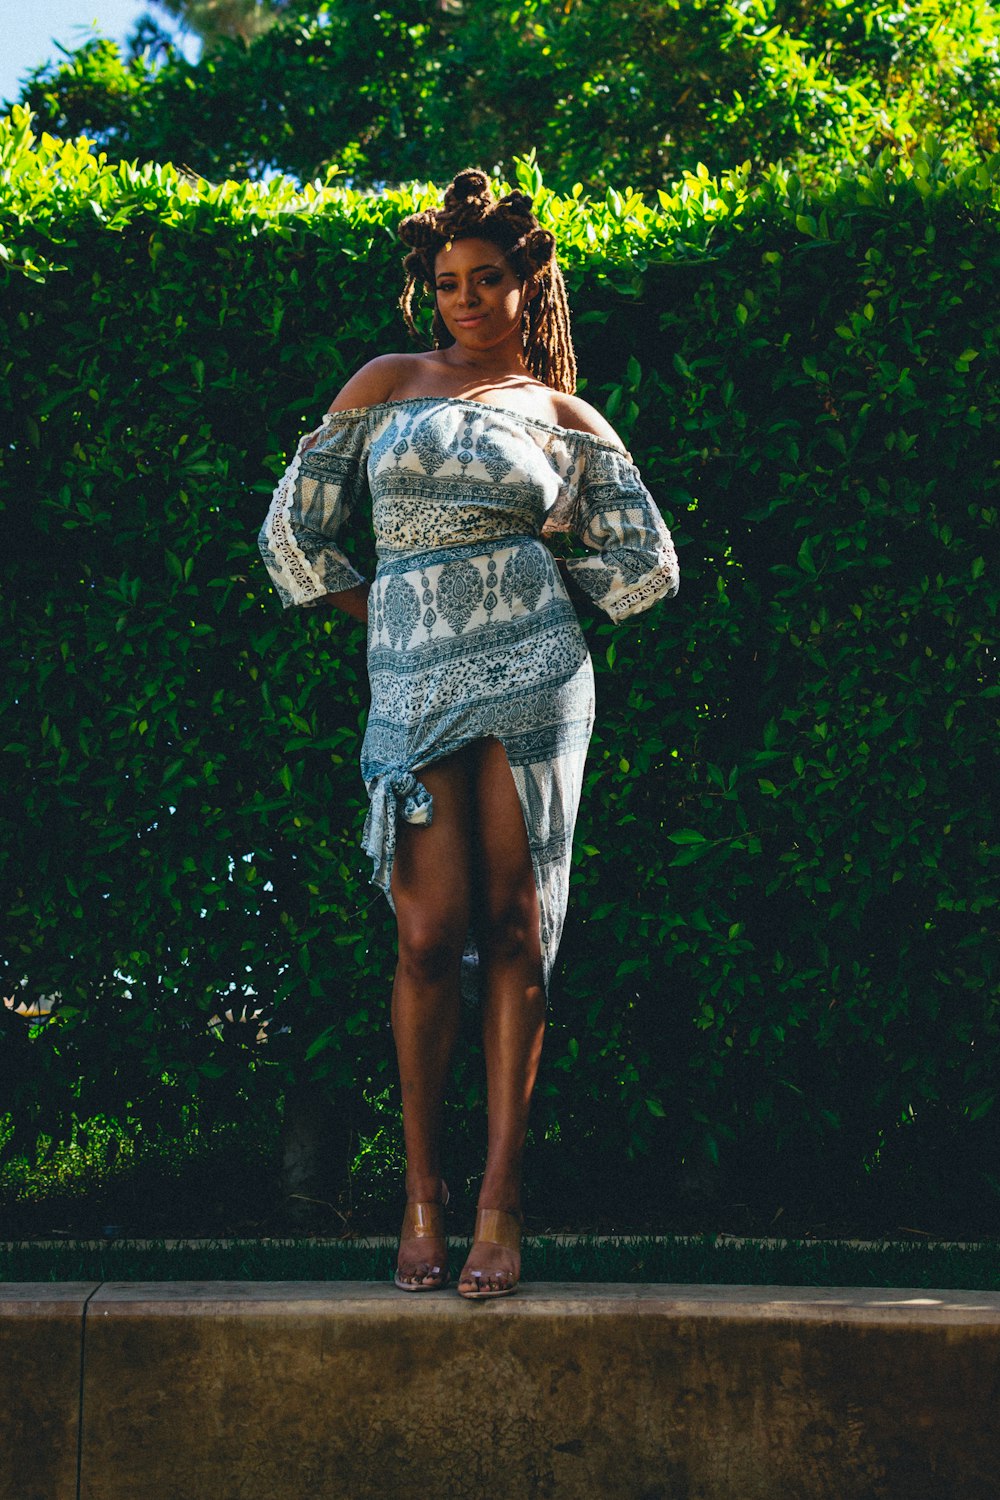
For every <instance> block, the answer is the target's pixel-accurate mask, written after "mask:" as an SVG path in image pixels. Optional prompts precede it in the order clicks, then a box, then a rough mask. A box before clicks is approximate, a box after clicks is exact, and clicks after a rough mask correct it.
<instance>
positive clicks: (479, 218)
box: [399, 169, 576, 392]
mask: <svg viewBox="0 0 1000 1500" xmlns="http://www.w3.org/2000/svg"><path fill="white" fill-rule="evenodd" d="M399 237H400V239H401V240H402V241H403V244H404V245H408V246H409V254H408V255H407V256H406V258H405V260H404V261H403V269H404V271H405V272H406V285H405V286H404V288H403V295H402V296H401V297H400V299H399V305H400V307H401V308H402V309H403V317H404V318H405V320H406V326H407V328H408V329H409V330H410V332H411V333H412V334H415V333H416V331H417V329H416V325H415V323H414V321H413V299H414V294H415V291H416V288H417V284H418V282H421V283H423V285H424V286H425V287H427V288H432V287H433V286H434V261H435V259H436V257H437V255H438V253H439V251H441V250H443V249H444V247H445V246H446V245H447V244H449V243H450V242H451V241H452V240H460V239H470V238H474V239H480V240H489V242H490V244H491V245H496V246H498V247H499V249H501V250H502V251H503V253H504V256H505V257H506V260H507V263H508V264H509V266H510V268H511V270H512V271H513V272H514V274H515V276H518V277H520V279H521V280H522V281H527V280H529V278H531V277H534V278H535V279H536V281H537V283H538V290H537V292H536V293H535V295H534V296H533V297H532V299H531V301H530V302H529V303H528V305H527V307H526V308H525V312H524V326H523V338H524V358H525V363H526V364H527V366H528V369H529V370H530V371H531V374H532V375H533V376H534V377H535V379H536V380H541V381H543V382H544V384H545V385H550V386H552V387H553V389H554V390H557V391H569V392H573V391H575V390H576V355H575V354H574V352H573V340H572V338H571V336H570V328H569V303H568V301H567V298H566V286H565V283H564V282H563V279H562V273H561V272H560V270H559V267H558V265H557V264H556V242H555V238H554V236H553V235H552V234H550V232H549V231H548V230H547V229H542V227H541V226H540V224H539V222H538V220H537V219H536V218H535V215H534V211H533V204H532V200H531V199H530V198H529V197H528V195H527V193H521V192H513V193H507V194H506V196H505V197H503V198H496V197H495V196H494V194H493V190H492V188H491V187H490V182H489V178H488V177H487V176H486V173H485V172H479V171H476V170H474V169H470V170H469V171H466V172H459V174H458V176H457V177H456V178H455V180H454V182H453V183H452V184H451V186H450V187H449V188H448V189H447V191H446V193H445V195H444V206H443V207H442V208H428V209H425V210H424V211H423V212H422V213H419V214H411V215H410V217H409V218H408V219H404V220H403V222H402V224H400V226H399ZM433 333H434V347H435V349H442V348H444V347H446V346H447V345H448V344H450V343H452V342H453V340H452V338H451V335H450V334H449V333H448V331H447V329H446V328H445V326H444V323H443V322H442V320H441V316H440V314H439V313H438V311H437V309H436V308H435V311H434V324H433Z"/></svg>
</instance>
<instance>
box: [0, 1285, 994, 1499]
mask: <svg viewBox="0 0 1000 1500" xmlns="http://www.w3.org/2000/svg"><path fill="white" fill-rule="evenodd" d="M7 1290H8V1292H9V1293H10V1296H9V1297H8V1299H7V1300H5V1301H4V1300H0V1310H4V1311H6V1309H8V1308H10V1307H15V1306H21V1305H23V1304H25V1303H30V1302H31V1297H30V1295H28V1294H27V1293H24V1292H23V1290H22V1289H13V1290H12V1289H9V1288H8V1289H7ZM62 1290H65V1289H55V1288H49V1291H50V1293H51V1292H57V1291H62ZM91 1291H92V1293H93V1294H92V1295H90V1296H89V1300H87V1296H86V1295H84V1293H89V1292H91ZM74 1295H75V1296H76V1298H77V1301H76V1317H77V1345H76V1349H77V1356H78V1359H77V1377H79V1373H80V1363H79V1354H80V1349H81V1344H80V1339H81V1338H82V1336H83V1335H82V1329H83V1327H84V1321H85V1347H84V1350H83V1352H84V1358H83V1387H82V1411H83V1425H82V1443H81V1460H82V1462H81V1484H80V1491H79V1494H80V1497H81V1500H146V1497H147V1496H148V1497H151V1500H152V1497H155V1500H202V1497H205V1500H207V1497H209V1496H211V1497H212V1500H251V1497H252V1500H293V1497H294V1500H376V1497H378V1500H394V1497H404V1496H405V1497H407V1500H410V1497H419V1496H427V1497H433V1500H452V1497H454V1500H494V1497H495V1500H529V1497H530V1500H538V1497H548V1496H552V1497H559V1500H563V1497H565V1500H576V1497H581V1500H582V1497H586V1500H595V1497H601V1500H604V1497H616V1496H623V1497H636V1500H896V1497H898V1500H996V1497H997V1495H998V1493H1000V1479H998V1466H1000V1294H995V1293H975V1292H948V1291H941V1292H928V1291H923V1290H921V1291H908V1290H892V1291H885V1290H859V1289H847V1290H845V1289H832V1290H827V1289H817V1288H802V1287H730V1286H689V1287H685V1286H663V1285H655V1286H632V1285H600V1286H592V1285H555V1284H551V1283H549V1284H539V1283H534V1284H531V1285H528V1286H526V1287H525V1288H524V1289H523V1290H522V1291H521V1292H519V1293H518V1295H517V1296H515V1297H511V1298H502V1299H499V1300H498V1301H494V1302H486V1303H478V1304H477V1303H467V1302H463V1301H462V1300H460V1299H459V1298H458V1297H457V1296H456V1295H455V1293H454V1291H450V1292H445V1293H435V1294H428V1295H410V1296H407V1295H404V1294H403V1293H400V1292H398V1291H396V1289H395V1288H393V1287H391V1286H380V1285H373V1284H371V1283H367V1282H365V1283H358V1282H354V1283H350V1282H346V1283H339V1284H333V1283H322V1284H319V1283H296V1282H276V1283H267V1284H254V1283H245V1282H244V1283H240V1282H234V1283H223V1282H215V1283H201V1284H194V1283H175V1284H141V1283H106V1284H104V1285H103V1286H100V1287H99V1288H97V1289H96V1290H94V1289H92V1288H86V1289H80V1288H78V1289H75V1293H74ZM0 1297H2V1290H0ZM19 1299H20V1300H19ZM33 1305H34V1306H35V1307H36V1309H37V1308H38V1307H40V1306H41V1305H42V1303H41V1302H40V1300H39V1299H38V1298H37V1296H36V1298H35V1302H34V1304H33ZM60 1305H62V1304H60ZM72 1305H73V1304H72V1297H71V1296H70V1297H67V1298H66V1301H65V1306H66V1307H69V1306H72ZM83 1306H85V1308H86V1316H85V1320H84V1318H83V1317H82V1316H81V1313H80V1309H81V1308H82V1307H83ZM18 1317H20V1318H21V1320H22V1322H24V1323H25V1326H27V1322H25V1318H24V1314H23V1313H21V1314H17V1313H15V1314H14V1315H13V1321H17V1318H18ZM28 1321H30V1319H28ZM62 1322H63V1323H64V1324H65V1323H66V1317H65V1315H64V1316H63V1319H62ZM54 1326H55V1327H58V1326H60V1319H59V1318H55V1319H50V1320H49V1324H48V1326H47V1325H46V1321H45V1318H44V1316H41V1315H38V1314H37V1313H36V1315H34V1328H35V1335H34V1336H35V1337H36V1338H37V1339H39V1340H41V1341H42V1343H43V1344H46V1343H47V1342H48V1340H49V1336H50V1331H51V1328H52V1327H54ZM5 1334H6V1329H5V1328H3V1327H0V1336H4V1335H5ZM4 1347H6V1345H5V1346H4ZM23 1357H24V1356H23V1351H22V1359H23ZM0 1398H2V1404H0V1413H2V1415H0V1422H3V1424H4V1427H5V1428H6V1432H5V1433H4V1437H5V1438H8V1440H7V1441H3V1443H2V1445H0V1454H2V1455H3V1457H2V1458H0V1463H2V1465H3V1468H4V1470H5V1471H6V1470H7V1469H8V1465H9V1464H10V1462H11V1460H10V1455H11V1452H12V1445H13V1447H14V1448H18V1449H19V1450H24V1445H25V1444H30V1446H29V1447H28V1448H27V1450H26V1451H19V1452H18V1453H15V1455H14V1463H15V1464H16V1465H19V1468H18V1469H17V1472H18V1473H19V1474H21V1475H22V1476H23V1475H25V1474H26V1473H27V1474H30V1481H29V1482H24V1480H23V1478H22V1480H21V1481H20V1482H19V1483H18V1484H17V1486H15V1487H11V1485H10V1483H9V1482H8V1488H7V1489H3V1487H2V1484H0V1494H2V1495H3V1496H4V1497H5V1500H6V1497H7V1496H8V1495H10V1496H11V1500H13V1497H14V1496H15V1495H16V1496H17V1500H29V1497H30V1500H34V1497H35V1496H38V1497H39V1500H42V1497H43V1496H44V1500H62V1497H63V1495H64V1494H72V1493H73V1491H72V1490H69V1491H67V1490H66V1489H65V1488H58V1487H57V1486H56V1484H55V1483H54V1482H53V1483H48V1487H46V1483H47V1482H46V1481H44V1480H39V1479H38V1478H37V1476H36V1475H35V1474H34V1473H32V1472H31V1465H30V1459H31V1458H32V1457H35V1458H36V1459H37V1458H38V1457H39V1444H38V1443H37V1434H34V1433H30V1432H29V1430H28V1429H27V1428H26V1426H25V1425H24V1424H23V1423H22V1424H21V1425H20V1426H18V1427H17V1429H16V1431H15V1430H13V1429H11V1427H10V1426H9V1422H10V1412H11V1409H12V1407H11V1400H12V1392H11V1390H10V1382H9V1376H8V1374H7V1371H6V1368H5V1367H3V1374H2V1375H0ZM60 1433H63V1435H62V1436H60ZM50 1442H51V1445H52V1446H54V1447H57V1446H61V1445H69V1446H71V1447H72V1449H73V1459H74V1461H75V1442H74V1441H73V1437H72V1428H71V1427H70V1428H69V1429H66V1431H65V1432H64V1429H63V1427H60V1428H59V1429H58V1431H57V1430H56V1429H55V1428H53V1429H52V1431H51V1437H50ZM63 1456H64V1457H65V1455H63ZM11 1472H13V1470H12V1471H11ZM60 1472H61V1471H60ZM62 1482H63V1481H62V1480H60V1483H62Z"/></svg>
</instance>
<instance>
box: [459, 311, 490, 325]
mask: <svg viewBox="0 0 1000 1500" xmlns="http://www.w3.org/2000/svg"><path fill="white" fill-rule="evenodd" d="M485 321H486V314H485V313H477V314H476V315H475V317H472V318H456V319H455V322H456V323H457V324H458V326H459V328H474V327H475V325H476V324H477V323H485Z"/></svg>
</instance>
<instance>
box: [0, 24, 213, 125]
mask: <svg viewBox="0 0 1000 1500" xmlns="http://www.w3.org/2000/svg"><path fill="white" fill-rule="evenodd" d="M151 9H152V7H151V6H150V5H149V4H148V3H147V0H0V99H6V100H10V99H16V98H17V95H18V93H19V92H20V90H19V83H20V81H21V80H22V79H23V78H24V76H25V74H26V73H27V72H28V70H29V68H33V67H36V66H37V65H38V64H39V63H43V62H50V61H51V60H52V59H53V58H56V57H59V56H60V52H59V49H58V47H57V46H56V43H57V42H61V43H62V45H63V46H64V47H69V48H72V47H79V46H80V45H81V43H82V42H85V41H86V40H87V37H88V36H90V35H92V34H93V25H94V23H95V22H96V23H97V26H98V29H99V31H100V33H101V35H102V36H109V37H111V38H112V40H113V41H116V42H123V41H124V40H125V38H126V37H127V36H128V34H129V32H130V31H131V30H132V28H133V26H134V25H135V22H136V21H137V20H138V18H139V16H141V15H142V13H143V11H144V10H151ZM156 15H157V19H158V20H159V21H160V24H161V25H165V21H164V18H163V13H162V12H157V13H156ZM196 54H197V44H195V43H193V42H192V43H190V55H192V56H194V55H196Z"/></svg>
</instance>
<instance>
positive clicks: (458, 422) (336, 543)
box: [260, 397, 678, 984]
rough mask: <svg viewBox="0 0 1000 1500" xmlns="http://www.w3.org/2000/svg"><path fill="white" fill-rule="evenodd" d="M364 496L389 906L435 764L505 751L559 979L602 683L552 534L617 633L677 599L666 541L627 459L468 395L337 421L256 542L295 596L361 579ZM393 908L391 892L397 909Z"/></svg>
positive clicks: (302, 453) (306, 458) (373, 826)
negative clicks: (486, 743) (350, 549)
mask: <svg viewBox="0 0 1000 1500" xmlns="http://www.w3.org/2000/svg"><path fill="white" fill-rule="evenodd" d="M369 503H370V507H371V512H370V513H371V524H372V525H373V527H374V531H375V540H376V547H377V554H378V566H377V569H376V574H375V579H374V582H373V584H372V589H371V594H370V597H369V601H368V672H369V677H370V679H371V690H372V700H371V710H370V713H369V717H368V725H367V729H366V732H365V738H364V743H363V745H362V749H361V771H362V775H363V777H364V779H365V783H366V785H367V788H368V794H369V798H370V807H369V815H368V819H367V822H366V824H365V831H364V835H363V842H364V846H365V848H366V850H367V851H368V853H369V855H370V856H371V858H372V862H373V875H372V879H373V881H374V882H375V883H376V884H377V885H379V886H380V887H381V888H382V889H383V890H384V891H385V892H386V894H387V895H388V894H389V881H390V877H391V874H392V862H393V856H394V853H395V846H396V824H397V819H398V818H400V817H402V818H404V819H406V820H407V821H410V822H413V823H417V824H419V823H426V822H429V821H430V819H431V818H432V816H433V805H432V799H431V798H430V796H429V794H428V793H427V790H426V788H425V787H424V786H423V785H422V784H421V782H420V781H419V779H418V773H419V771H420V769H421V767H423V766H426V765H429V764H431V763H432V762H433V761H435V760H439V759H441V758H442V757H443V756H446V755H449V754H452V753H453V752H454V751H456V750H458V749H459V748H461V746H463V745H467V744H469V743H471V742H472V741H474V740H478V739H483V738H487V737H492V738H495V739H497V740H499V741H500V742H501V743H502V744H503V746H504V748H505V750H506V752H507V758H508V761H509V762H510V767H511V771H512V774H513V777H514V783H515V785H516V787H517V792H518V796H519V798H520V802H521V807H522V810H523V812H524V820H525V827H526V829H527V832H528V842H529V845H530V848H531V857H532V864H533V867H534V873H535V884H536V887H537V890H538V903H539V911H540V919H541V921H540V935H541V946H542V958H543V964H544V971H545V982H546V984H548V981H549V977H550V975H551V972H552V966H553V963H554V961H555V955H556V950H557V948H558V945H559V937H560V934H561V932H562V926H563V920H564V918H565V914H566V902H567V895H568V883H569V867H570V853H571V846H572V839H573V828H574V824H575V822H576V813H577V807H578V805H579V799H580V789H581V785H582V780H583V768H584V760H585V757H586V751H587V745H588V743H589V740H590V731H591V727H592V724H593V673H592V669H591V664H590V658H589V656H588V654H587V648H586V644H585V642H584V639H583V635H582V632H581V630H580V627H579V624H578V622H577V618H576V613H575V611H574V609H573V606H572V604H571V603H570V601H569V598H568V596H567V594H566V590H565V588H564V586H563V582H562V579H561V577H560V575H559V571H558V569H557V568H556V565H555V561H554V559H553V557H552V554H551V553H550V552H549V550H548V548H547V547H546V546H545V545H544V543H543V542H542V541H541V540H540V538H541V537H542V536H546V535H551V534H553V533H554V532H557V531H564V532H569V533H571V534H572V535H573V536H575V537H576V538H577V539H578V540H579V541H580V542H582V543H583V545H584V548H585V549H586V551H585V554H584V555H583V556H580V557H574V558H571V559H569V560H568V563H567V567H568V569H569V571H570V572H571V573H572V574H573V577H574V579H575V581H576V582H577V583H578V584H579V585H580V587H581V588H582V589H583V590H584V591H585V592H586V593H587V595H588V596H589V597H590V598H591V599H592V600H594V602H595V603H596V604H598V605H599V606H600V607H601V608H602V609H604V610H605V611H606V612H607V613H608V615H610V617H611V618H612V619H613V620H620V619H624V618H625V617H626V616H628V615H632V614H637V613H639V612H640V611H642V610H644V609H648V608H649V606H650V605H652V604H653V603H655V602H656V600H657V599H660V598H666V597H669V596H671V595H673V594H675V593H676V592H677V588H678V568H677V558H676V554H675V552H674V548H673V544H672V542H671V539H670V534H669V532H668V531H667V529H666V527H665V526H664V523H663V520H662V517H661V516H660V514H659V511H658V510H657V509H656V506H655V505H654V503H653V501H652V499H651V498H650V496H649V493H648V491H647V490H646V489H645V487H644V486H643V484H642V481H641V479H640V478H639V475H638V473H637V471H636V468H635V465H634V464H633V463H632V460H631V458H630V457H629V455H628V454H627V453H626V452H625V450H624V449H622V448H619V447H618V446H617V445H616V444H614V443H609V442H605V441H604V440H603V439H601V438H596V437H593V436H591V435H590V434H588V433H582V432H575V431H572V430H570V429H568V428H562V427H555V426H552V425H551V424H547V423H544V422H538V421H535V420H534V419H532V418H529V417H525V416H522V415H520V414H518V413H515V412H509V411H505V410H502V409H500V408H498V407H493V406H487V405H485V404H483V403H481V402H476V401H468V400H464V399H462V398H454V397H419V398H414V399H412V400H408V401H389V402H385V403H383V404H381V405H379V406H372V407H368V408H365V409H363V410H355V411H344V412H334V413H327V415H326V416H325V417H324V419H323V423H322V425H321V426H320V427H319V428H318V429H317V430H316V431H315V432H312V433H309V434H307V436H306V437H304V438H303V439H302V441H301V442H300V443H299V446H298V449H297V451H296V453H295V455H294V457H293V459H292V462H291V464H290V465H289V467H288V469H287V470H286V472H285V474H284V475H283V476H282V478H281V480H280V481H279V484H278V486H277V488H276V490H275V492H274V497H273V499H272V502H271V507H270V510H269V511H268V514H267V518H266V520H265V522H264V526H263V528H262V530H261V533H260V548H261V553H262V556H263V558H264V561H265V563H266V565H267V568H268V571H269V572H270V575H271V578H272V581H273V583H274V586H275V589H276V590H277V592H278V595H279V597H280V598H281V601H282V603H283V604H284V605H285V606H286V607H287V606H289V605H293V604H300V605H310V604H315V603H316V602H317V600H319V599H320V598H321V597H322V596H323V595H324V594H326V593H329V592H336V591H339V590H342V589H346V588H350V587H352V586H353V585H354V584H357V583H360V582H361V581H362V579H361V575H360V574H359V573H358V572H357V570H356V569H355V568H354V567H353V565H352V564H351V562H350V561H349V559H348V556H347V554H346V552H345V551H343V550H342V545H343V544H344V543H346V542H349V537H350V531H351V526H352V524H357V522H358V517H359V515H360V514H361V513H362V512H363V511H365V510H366V509H367V507H368V505H369ZM390 899H391V897H390Z"/></svg>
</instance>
